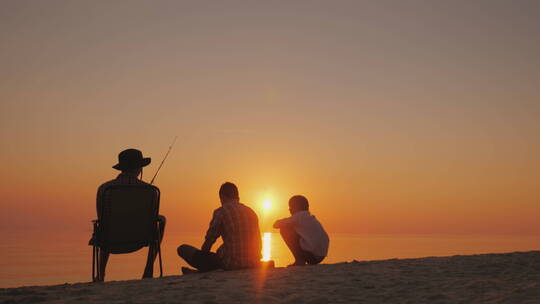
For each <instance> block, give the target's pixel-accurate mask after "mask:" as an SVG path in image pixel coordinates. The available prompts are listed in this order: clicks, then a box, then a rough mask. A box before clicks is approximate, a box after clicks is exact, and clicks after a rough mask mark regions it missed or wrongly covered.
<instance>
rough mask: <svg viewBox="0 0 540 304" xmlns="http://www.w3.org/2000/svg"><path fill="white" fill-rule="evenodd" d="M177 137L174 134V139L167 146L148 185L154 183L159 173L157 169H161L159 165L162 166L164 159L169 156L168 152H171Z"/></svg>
mask: <svg viewBox="0 0 540 304" xmlns="http://www.w3.org/2000/svg"><path fill="white" fill-rule="evenodd" d="M177 138H178V136H175V137H174V140H173V142H172V144H171V145H170V146H169V149H168V150H167V153H165V157H163V160H162V161H161V164H159V167H158V168H157V170H156V174H154V177H152V180H151V181H150V185H153V184H154V180H155V179H156V176H157V175H158V173H159V169H161V166H163V163H164V162H165V160H166V159H167V156H169V153H171V150H172V148H173V146H174V143H175V142H176V139H177Z"/></svg>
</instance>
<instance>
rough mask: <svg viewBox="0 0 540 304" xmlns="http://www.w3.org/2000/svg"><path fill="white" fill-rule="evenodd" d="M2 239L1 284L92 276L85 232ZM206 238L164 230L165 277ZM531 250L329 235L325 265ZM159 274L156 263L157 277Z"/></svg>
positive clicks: (538, 241)
mask: <svg viewBox="0 0 540 304" xmlns="http://www.w3.org/2000/svg"><path fill="white" fill-rule="evenodd" d="M3 234H4V233H3ZM2 238H3V241H2V243H1V244H0V255H1V256H0V257H1V258H0V269H1V271H0V287H17V286H28V285H50V284H63V283H76V282H88V281H90V280H91V261H92V255H91V254H92V250H91V247H90V246H87V241H88V238H89V235H88V234H87V233H70V234H68V233H64V234H58V233H55V234H45V233H32V234H29V233H27V234H19V235H17V234H6V235H4V236H3V237H2ZM202 241H203V235H202V234H200V235H197V234H185V233H177V234H174V233H166V235H165V239H164V241H163V244H162V254H163V266H164V275H178V274H180V267H181V266H185V263H184V262H183V261H182V260H180V258H178V256H177V255H176V247H177V246H178V245H179V244H181V243H188V244H193V245H195V246H200V245H201V243H202ZM267 243H268V242H267ZM269 243H270V244H271V248H270V250H268V249H267V250H266V251H267V252H268V251H269V252H270V255H271V259H273V260H274V261H275V263H276V266H277V267H282V266H286V265H287V264H289V263H291V262H292V256H291V254H290V253H289V252H288V250H287V249H286V247H285V244H284V243H283V241H282V240H281V239H280V237H279V235H278V234H275V233H273V234H272V236H271V240H270V242H269ZM214 246H215V245H214ZM214 248H216V247H214ZM529 250H540V236H451V235H358V234H331V235H330V252H329V255H328V257H327V258H326V259H325V260H324V261H323V263H337V262H344V261H352V260H379V259H391V258H414V257H426V256H448V255H457V254H477V253H501V252H512V251H529ZM146 254H147V249H146V248H145V249H143V250H140V251H139V252H136V253H132V254H124V255H112V256H111V258H110V259H109V264H108V267H107V277H106V280H107V281H112V280H128V279H138V278H140V276H141V275H142V271H143V268H144V264H145V261H146ZM157 274H158V266H157V262H156V266H155V268H154V275H157Z"/></svg>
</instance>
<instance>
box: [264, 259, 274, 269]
mask: <svg viewBox="0 0 540 304" xmlns="http://www.w3.org/2000/svg"><path fill="white" fill-rule="evenodd" d="M275 267H276V264H275V263H274V260H268V261H261V268H275Z"/></svg>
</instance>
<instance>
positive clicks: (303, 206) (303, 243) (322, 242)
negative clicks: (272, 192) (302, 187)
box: [274, 195, 330, 266]
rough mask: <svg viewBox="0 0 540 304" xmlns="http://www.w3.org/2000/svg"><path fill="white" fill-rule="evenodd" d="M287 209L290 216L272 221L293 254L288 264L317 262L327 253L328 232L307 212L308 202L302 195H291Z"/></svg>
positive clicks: (299, 264) (298, 264)
mask: <svg viewBox="0 0 540 304" xmlns="http://www.w3.org/2000/svg"><path fill="white" fill-rule="evenodd" d="M289 211H290V213H291V216H290V217H288V218H284V219H280V220H277V221H276V222H275V223H274V228H277V229H279V232H280V234H281V237H282V238H283V240H284V241H285V244H287V247H289V250H291V252H292V254H293V256H294V259H295V261H294V263H293V264H291V265H289V266H303V265H305V264H306V263H308V264H310V265H315V264H319V263H320V262H322V260H323V259H324V258H325V257H326V255H327V254H328V244H329V242H330V240H329V238H328V234H327V233H326V231H324V228H323V226H322V225H321V223H320V222H319V221H318V220H317V219H316V218H315V216H314V215H311V213H310V212H309V202H308V200H307V198H305V197H304V196H302V195H295V196H293V197H291V198H290V199H289Z"/></svg>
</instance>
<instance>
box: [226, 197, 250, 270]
mask: <svg viewBox="0 0 540 304" xmlns="http://www.w3.org/2000/svg"><path fill="white" fill-rule="evenodd" d="M216 212H221V213H222V218H223V222H222V225H223V226H222V227H223V228H222V232H221V237H222V238H223V245H221V247H220V248H219V249H218V250H217V254H218V255H219V256H220V257H221V258H222V261H223V266H224V268H225V269H241V268H251V267H256V266H257V265H258V264H259V263H260V260H261V233H260V230H259V221H258V218H257V215H256V214H255V212H254V211H253V210H252V209H251V208H249V207H248V206H246V205H244V204H242V203H227V204H224V205H223V206H222V207H220V208H218V209H217V210H216Z"/></svg>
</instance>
